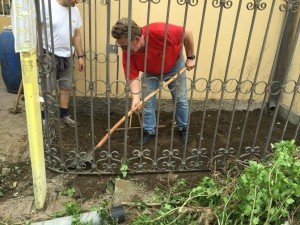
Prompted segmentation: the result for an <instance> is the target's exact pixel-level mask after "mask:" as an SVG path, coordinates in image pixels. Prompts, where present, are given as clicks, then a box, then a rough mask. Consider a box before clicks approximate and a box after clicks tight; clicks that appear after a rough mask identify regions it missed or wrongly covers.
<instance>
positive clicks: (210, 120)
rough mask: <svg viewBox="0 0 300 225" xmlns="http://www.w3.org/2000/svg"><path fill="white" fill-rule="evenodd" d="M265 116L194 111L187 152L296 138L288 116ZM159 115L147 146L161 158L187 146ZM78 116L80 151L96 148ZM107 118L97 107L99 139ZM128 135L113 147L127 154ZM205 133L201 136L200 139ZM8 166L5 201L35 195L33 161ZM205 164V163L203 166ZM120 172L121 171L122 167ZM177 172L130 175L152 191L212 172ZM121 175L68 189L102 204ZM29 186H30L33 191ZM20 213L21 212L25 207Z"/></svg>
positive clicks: (79, 181) (78, 180)
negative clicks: (173, 174) (155, 135)
mask: <svg viewBox="0 0 300 225" xmlns="http://www.w3.org/2000/svg"><path fill="white" fill-rule="evenodd" d="M260 115H261V111H260V110H254V111H251V112H249V114H246V112H244V111H236V112H235V115H234V117H233V114H232V112H228V111H222V112H221V114H220V115H218V111H206V112H205V119H204V120H202V118H203V116H204V115H203V112H200V111H198V112H192V113H191V115H190V129H189V136H188V138H189V139H188V140H189V141H188V147H187V149H188V150H187V153H188V154H190V152H191V151H192V149H198V148H203V149H206V150H207V155H208V156H210V154H211V152H212V151H213V152H214V154H215V153H217V152H218V151H219V149H221V148H225V147H226V146H227V145H228V146H229V147H231V148H235V149H238V148H239V147H240V146H241V147H242V148H241V149H242V153H243V151H244V148H245V147H246V146H260V147H261V148H262V149H264V147H265V144H266V140H267V138H268V136H270V143H274V142H277V141H278V140H280V139H281V137H282V136H283V139H286V140H290V139H292V138H293V137H294V135H295V131H296V126H294V125H292V124H287V126H285V120H283V119H281V118H279V117H277V118H276V119H274V118H273V112H272V111H268V112H263V113H262V119H261V120H260ZM122 117H123V114H122V112H120V111H117V110H116V111H112V112H110V117H109V118H110V126H111V127H112V126H113V125H114V124H115V123H116V122H117V121H118V120H119V119H120V118H122ZM159 117H160V121H161V124H162V125H165V127H164V128H159V135H158V139H157V143H158V144H157V146H155V140H151V141H150V142H149V143H148V144H147V145H146V146H145V148H148V149H149V150H150V153H151V154H153V152H154V151H155V149H157V150H156V153H157V157H161V156H162V154H163V151H164V150H165V149H170V148H173V149H179V150H180V149H184V145H183V144H182V143H181V142H180V140H179V136H178V134H177V133H176V128H175V129H174V134H173V132H172V123H173V122H172V121H173V120H172V118H173V113H172V112H163V111H162V112H161V113H160V115H159ZM77 118H78V121H79V123H80V127H79V129H78V134H77V135H78V145H79V147H80V149H81V151H86V152H88V151H89V150H90V149H91V148H92V147H93V146H92V144H91V139H92V138H91V135H92V133H91V130H92V129H91V127H92V125H91V117H90V112H89V110H78V111H77ZM107 118H108V114H107V113H106V112H105V109H103V110H100V111H97V110H96V112H95V116H94V118H93V119H94V120H93V124H94V131H95V132H94V134H93V135H94V137H95V140H96V141H98V140H100V139H101V138H102V137H103V136H104V135H105V134H106V132H107V127H108V122H107ZM259 120H260V121H259ZM272 124H274V127H273V129H272V130H270V129H271V128H272ZM123 126H124V124H123ZM131 126H132V127H135V126H137V127H138V126H140V124H139V120H138V117H137V116H136V115H134V117H133V120H132V124H131ZM140 133H141V130H140V129H130V130H129V131H128V133H127V136H128V137H127V142H128V145H127V154H128V157H129V158H130V157H132V151H133V150H134V149H139V148H140V146H139V144H138V143H137V142H138V141H139V137H140ZM62 134H63V135H62V136H63V143H64V146H65V147H66V149H68V148H69V149H70V150H72V149H73V148H74V128H67V127H66V128H63V129H62ZM125 134H126V132H125V131H124V130H123V131H117V132H115V133H114V134H113V135H112V136H111V149H112V150H114V151H118V152H119V154H120V157H122V155H124V135H125ZM172 134H173V135H172ZM201 134H202V138H200V136H201ZM241 138H242V139H241ZM299 139H300V137H299V136H297V140H296V143H299V141H300V140H299ZM103 149H105V150H107V149H108V145H107V144H105V145H104V146H103ZM179 152H180V151H179ZM182 152H183V151H181V152H180V153H179V154H180V157H181V156H182ZM98 156H99V155H98ZM3 168H7V169H9V170H10V172H9V173H6V174H5V176H3V175H1V177H0V178H1V179H0V188H1V189H2V190H1V191H2V192H3V194H4V196H3V197H0V203H1V204H5V202H6V201H7V200H8V199H10V198H17V197H21V196H25V195H32V196H33V187H32V175H31V168H30V163H29V162H19V163H16V164H6V165H3V164H1V165H0V170H2V169H3ZM205 168H206V167H204V169H203V171H204V170H205ZM206 169H207V168H206ZM2 171H3V170H2ZM117 171H120V170H119V169H118V170H117ZM176 174H177V175H178V176H176V179H169V174H168V173H160V174H158V173H156V174H155V173H147V174H129V175H128V177H127V179H130V180H132V181H134V182H136V183H137V185H143V186H144V187H146V188H147V189H148V190H151V191H153V190H154V189H155V188H156V187H170V186H172V185H173V184H174V183H176V182H177V181H178V180H179V179H180V178H184V179H185V180H187V182H188V184H189V186H191V187H194V186H195V185H196V184H198V182H199V180H200V179H201V177H203V176H204V175H207V174H208V173H207V172H206V173H204V172H191V171H190V172H181V173H176ZM59 175H60V174H59V173H56V172H53V171H51V170H49V169H48V170H47V180H51V179H52V178H55V177H56V176H59ZM117 177H118V176H117V175H74V176H73V177H72V178H70V179H68V181H67V182H66V183H65V186H64V189H65V190H67V189H68V188H75V190H76V192H75V196H74V198H75V199H76V201H77V202H79V203H81V204H84V203H87V202H88V203H90V202H91V201H92V202H95V203H98V202H99V201H102V199H104V198H107V196H110V197H111V195H112V193H113V188H114V181H115V178H117ZM120 177H121V175H120ZM28 190H30V191H29V192H28ZM57 191H58V190H57ZM19 213H20V214H22V212H19ZM0 219H1V220H0V221H2V220H4V219H5V218H2V217H1V214H0ZM129 221H130V219H127V224H130V222H129Z"/></svg>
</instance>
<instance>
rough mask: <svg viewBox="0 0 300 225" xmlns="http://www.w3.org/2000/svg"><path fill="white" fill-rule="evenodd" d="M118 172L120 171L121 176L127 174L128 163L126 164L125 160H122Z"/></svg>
mask: <svg viewBox="0 0 300 225" xmlns="http://www.w3.org/2000/svg"><path fill="white" fill-rule="evenodd" d="M120 172H121V173H122V175H123V178H125V177H126V176H127V173H128V165H127V162H126V161H122V164H121V168H120Z"/></svg>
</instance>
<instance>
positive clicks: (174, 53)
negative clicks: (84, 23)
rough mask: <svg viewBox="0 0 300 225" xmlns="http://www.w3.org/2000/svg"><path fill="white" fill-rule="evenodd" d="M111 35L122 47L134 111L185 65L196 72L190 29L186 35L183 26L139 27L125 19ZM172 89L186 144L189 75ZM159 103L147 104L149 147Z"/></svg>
mask: <svg viewBox="0 0 300 225" xmlns="http://www.w3.org/2000/svg"><path fill="white" fill-rule="evenodd" d="M130 25H131V40H130V41H129V40H128V26H130ZM166 31H167V34H166ZM111 34H112V36H113V37H114V38H115V39H116V45H118V46H119V47H120V48H122V52H123V54H122V56H123V68H124V72H125V76H126V77H128V78H129V80H130V90H131V96H132V102H131V110H140V108H141V105H139V103H140V101H141V99H140V94H142V99H143V98H145V97H146V96H147V95H149V94H150V93H151V92H153V91H155V90H156V89H157V88H159V84H160V79H161V78H162V79H163V80H164V81H166V80H168V79H170V78H171V77H172V76H173V75H175V74H176V73H178V72H179V71H180V70H181V69H182V68H184V67H185V66H186V67H187V69H188V70H191V69H193V68H194V66H195V55H194V40H193V34H192V32H191V31H190V30H185V32H184V36H183V27H180V26H176V25H172V24H166V23H152V24H149V25H148V26H144V27H139V26H138V25H137V24H136V23H135V22H134V21H133V20H132V21H131V22H130V21H129V20H128V19H127V18H122V19H120V20H118V21H117V23H116V24H115V25H114V26H113V27H112V30H111ZM182 38H183V41H182ZM146 39H147V41H146ZM165 39H166V40H165ZM181 43H183V44H184V47H185V52H186V55H187V59H186V61H184V58H183V56H182V54H181V52H180V50H181ZM146 45H147V47H146ZM128 51H129V52H130V68H129V75H128V76H127V75H126V74H127V55H128ZM146 52H147V55H146ZM145 58H146V62H145ZM164 59H165V60H164ZM145 66H146V68H145ZM140 71H141V72H143V74H142V82H144V83H145V84H146V88H144V89H143V90H142V93H141V86H140V82H139V80H138V77H139V72H140ZM161 76H162V77H161ZM168 88H169V90H170V92H171V95H172V98H173V102H175V101H176V120H177V125H178V130H179V134H180V136H181V140H182V141H183V142H185V140H186V136H187V135H186V127H187V123H188V98H187V87H186V74H185V72H184V73H182V74H181V75H180V76H179V78H178V79H177V80H176V81H173V82H171V83H170V84H169V85H168ZM155 101H156V96H154V97H152V98H151V99H149V100H148V101H147V102H145V103H144V117H143V128H144V133H143V137H142V143H143V144H146V143H147V142H149V141H150V139H151V138H153V137H154V136H155V130H156V115H155Z"/></svg>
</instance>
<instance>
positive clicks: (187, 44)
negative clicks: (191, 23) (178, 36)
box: [183, 29, 195, 70]
mask: <svg viewBox="0 0 300 225" xmlns="http://www.w3.org/2000/svg"><path fill="white" fill-rule="evenodd" d="M183 44H184V48H185V53H186V56H187V57H188V56H193V55H195V53H194V37H193V33H192V31H191V30H188V29H187V30H186V31H185V34H184V41H183ZM185 66H186V67H187V70H191V69H193V68H194V67H195V60H194V59H193V60H192V59H187V60H186V62H185Z"/></svg>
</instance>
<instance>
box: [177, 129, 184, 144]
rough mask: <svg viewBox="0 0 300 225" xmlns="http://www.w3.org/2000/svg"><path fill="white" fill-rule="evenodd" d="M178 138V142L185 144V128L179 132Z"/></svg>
mask: <svg viewBox="0 0 300 225" xmlns="http://www.w3.org/2000/svg"><path fill="white" fill-rule="evenodd" d="M178 132H179V136H180V140H181V142H182V143H183V144H185V139H186V128H182V129H180V130H179V131H178Z"/></svg>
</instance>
